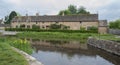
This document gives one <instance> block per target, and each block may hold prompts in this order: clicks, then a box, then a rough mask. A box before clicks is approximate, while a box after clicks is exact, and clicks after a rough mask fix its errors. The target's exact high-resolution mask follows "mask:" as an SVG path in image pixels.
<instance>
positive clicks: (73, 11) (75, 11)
mask: <svg viewBox="0 0 120 65" xmlns="http://www.w3.org/2000/svg"><path fill="white" fill-rule="evenodd" d="M63 14H64V15H78V14H90V12H88V11H86V8H85V7H83V6H80V7H79V8H77V7H76V6H75V5H69V6H68V8H67V9H66V10H61V11H60V12H59V14H58V15H63Z"/></svg>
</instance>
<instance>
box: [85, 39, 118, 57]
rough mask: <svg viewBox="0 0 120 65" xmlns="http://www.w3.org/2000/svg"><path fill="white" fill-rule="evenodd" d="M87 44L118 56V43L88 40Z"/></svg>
mask: <svg viewBox="0 0 120 65" xmlns="http://www.w3.org/2000/svg"><path fill="white" fill-rule="evenodd" d="M87 43H88V44H89V45H92V46H94V47H97V48H100V49H103V50H105V51H107V52H110V53H113V54H116V55H119V56H120V43H117V42H113V41H107V40H97V39H95V38H89V39H88V41H87Z"/></svg>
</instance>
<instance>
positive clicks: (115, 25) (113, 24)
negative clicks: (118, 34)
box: [109, 19, 120, 29]
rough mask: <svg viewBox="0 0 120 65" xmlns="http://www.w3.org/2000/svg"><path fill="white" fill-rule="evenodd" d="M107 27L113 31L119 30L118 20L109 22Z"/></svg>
mask: <svg viewBox="0 0 120 65" xmlns="http://www.w3.org/2000/svg"><path fill="white" fill-rule="evenodd" d="M109 27H110V28H113V29H120V19H118V20H116V21H112V22H110V23H109Z"/></svg>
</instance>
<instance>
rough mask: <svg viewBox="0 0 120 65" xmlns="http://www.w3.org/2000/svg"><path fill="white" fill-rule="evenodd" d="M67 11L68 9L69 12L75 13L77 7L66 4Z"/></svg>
mask: <svg viewBox="0 0 120 65" xmlns="http://www.w3.org/2000/svg"><path fill="white" fill-rule="evenodd" d="M68 11H70V13H71V14H76V13H77V7H76V6H74V5H69V6H68Z"/></svg>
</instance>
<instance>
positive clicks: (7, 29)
mask: <svg viewBox="0 0 120 65" xmlns="http://www.w3.org/2000/svg"><path fill="white" fill-rule="evenodd" d="M5 30H6V31H28V32H29V31H33V32H64V33H98V31H97V30H95V31H94V30H56V29H49V30H47V29H28V28H5Z"/></svg>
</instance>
